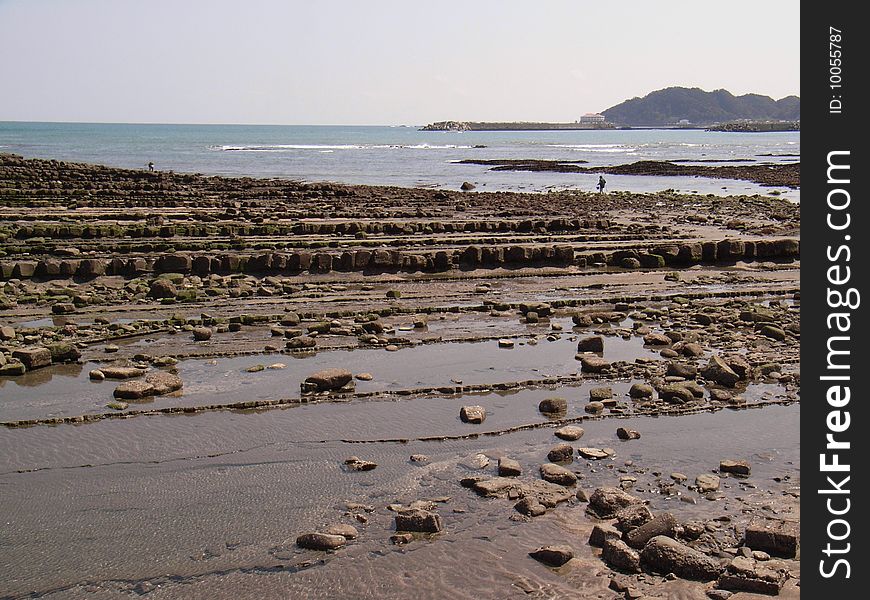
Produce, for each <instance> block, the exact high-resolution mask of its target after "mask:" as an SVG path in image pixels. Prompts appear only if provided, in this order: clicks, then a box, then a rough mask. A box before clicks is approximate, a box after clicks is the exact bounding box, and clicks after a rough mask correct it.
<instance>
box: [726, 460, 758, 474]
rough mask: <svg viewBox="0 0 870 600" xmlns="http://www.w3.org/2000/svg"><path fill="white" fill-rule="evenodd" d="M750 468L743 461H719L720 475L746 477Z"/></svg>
mask: <svg viewBox="0 0 870 600" xmlns="http://www.w3.org/2000/svg"><path fill="white" fill-rule="evenodd" d="M751 470H752V468H751V467H750V465H749V463H748V462H747V461H745V460H722V461H719V471H720V472H721V473H734V474H735V475H745V476H748V475H749V474H750V472H751Z"/></svg>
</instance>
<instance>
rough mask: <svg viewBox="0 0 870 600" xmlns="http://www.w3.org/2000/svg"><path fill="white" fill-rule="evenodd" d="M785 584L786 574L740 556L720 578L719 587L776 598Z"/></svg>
mask: <svg viewBox="0 0 870 600" xmlns="http://www.w3.org/2000/svg"><path fill="white" fill-rule="evenodd" d="M784 584H785V573H783V572H780V571H775V570H773V569H770V568H767V567H765V566H764V565H759V564H758V563H757V562H756V561H755V560H753V559H751V558H747V557H744V556H738V557H736V558H734V560H732V561H731V564H729V565H728V567H727V568H726V570H725V572H724V573H722V575H721V576H720V577H719V581H718V583H717V585H718V587H719V588H721V589H724V590H729V591H732V592H751V593H754V594H767V595H769V596H776V595H777V594H779V591H780V590H781V589H782V586H783V585H784Z"/></svg>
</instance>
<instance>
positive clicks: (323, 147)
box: [209, 144, 472, 152]
mask: <svg viewBox="0 0 870 600" xmlns="http://www.w3.org/2000/svg"><path fill="white" fill-rule="evenodd" d="M467 148H472V146H462V145H458V144H241V145H222V146H209V149H210V150H216V151H220V152H286V151H288V150H317V151H319V152H327V151H329V152H332V151H335V150H405V149H407V150H451V149H467Z"/></svg>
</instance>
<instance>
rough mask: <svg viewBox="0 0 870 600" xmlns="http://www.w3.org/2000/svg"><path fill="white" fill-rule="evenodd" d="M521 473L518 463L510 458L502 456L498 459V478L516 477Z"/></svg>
mask: <svg viewBox="0 0 870 600" xmlns="http://www.w3.org/2000/svg"><path fill="white" fill-rule="evenodd" d="M522 472H523V470H522V467H520V463H519V462H517V461H515V460H514V459H512V458H508V457H506V456H502V457H501V458H499V459H498V474H499V476H500V477H517V476H518V475H520V474H521V473H522Z"/></svg>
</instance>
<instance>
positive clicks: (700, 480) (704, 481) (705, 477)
mask: <svg viewBox="0 0 870 600" xmlns="http://www.w3.org/2000/svg"><path fill="white" fill-rule="evenodd" d="M695 486H696V487H697V488H698V491H699V492H701V493H702V494H705V493H707V492H715V491H716V490H718V489H719V477H717V476H716V475H712V474H710V473H701V474H700V475H698V476H697V477H695Z"/></svg>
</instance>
